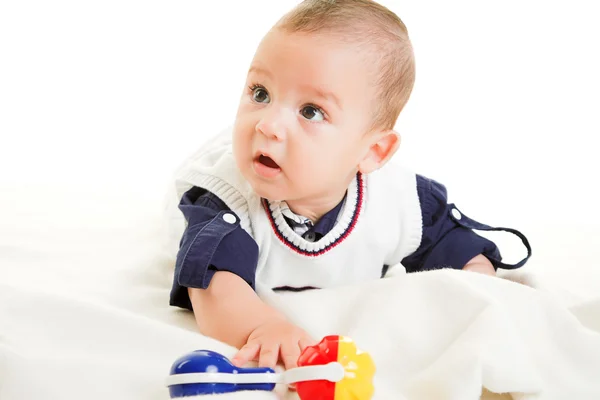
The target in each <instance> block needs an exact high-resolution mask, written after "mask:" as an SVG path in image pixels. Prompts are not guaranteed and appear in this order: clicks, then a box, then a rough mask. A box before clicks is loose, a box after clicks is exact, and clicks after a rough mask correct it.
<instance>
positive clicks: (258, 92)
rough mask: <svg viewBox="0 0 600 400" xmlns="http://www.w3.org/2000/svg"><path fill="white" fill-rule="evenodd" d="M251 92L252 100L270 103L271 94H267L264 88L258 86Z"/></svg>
mask: <svg viewBox="0 0 600 400" xmlns="http://www.w3.org/2000/svg"><path fill="white" fill-rule="evenodd" d="M251 90H252V100H254V101H256V102H257V103H268V102H269V101H270V99H269V93H267V91H266V90H265V89H264V88H262V87H260V86H258V87H254V88H251Z"/></svg>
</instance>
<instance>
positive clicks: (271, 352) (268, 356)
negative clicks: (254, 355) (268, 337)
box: [258, 343, 279, 368]
mask: <svg viewBox="0 0 600 400" xmlns="http://www.w3.org/2000/svg"><path fill="white" fill-rule="evenodd" d="M278 359H279V343H263V344H262V345H261V347H260V356H259V359H258V366H259V367H268V368H275V365H277V360H278Z"/></svg>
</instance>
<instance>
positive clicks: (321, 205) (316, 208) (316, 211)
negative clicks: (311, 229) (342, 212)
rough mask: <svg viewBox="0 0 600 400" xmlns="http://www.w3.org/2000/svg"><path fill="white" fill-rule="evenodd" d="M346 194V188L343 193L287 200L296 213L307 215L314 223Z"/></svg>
mask: <svg viewBox="0 0 600 400" xmlns="http://www.w3.org/2000/svg"><path fill="white" fill-rule="evenodd" d="M345 194H346V189H344V190H343V191H342V192H341V193H338V192H336V193H335V194H334V193H330V194H328V195H327V196H324V197H319V198H313V199H300V200H286V203H287V205H288V207H289V208H290V210H292V211H293V212H294V214H296V215H301V216H303V217H306V218H308V219H310V220H311V222H312V223H313V224H314V223H316V222H317V221H318V220H319V219H321V217H322V216H323V215H325V214H327V213H328V212H329V211H331V210H333V209H334V208H335V207H336V206H337V205H338V204H339V203H340V201H342V200H343V199H344V196H345Z"/></svg>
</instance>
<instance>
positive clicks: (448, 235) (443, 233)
mask: <svg viewBox="0 0 600 400" xmlns="http://www.w3.org/2000/svg"><path fill="white" fill-rule="evenodd" d="M417 192H418V194H419V201H420V203H421V213H422V217H423V233H422V239H421V244H420V246H419V248H418V249H417V250H416V251H415V252H414V253H413V254H411V255H410V256H408V257H406V258H405V259H404V260H402V265H404V267H405V268H406V271H407V272H417V271H428V270H434V269H441V268H454V269H462V268H463V267H464V266H465V265H466V263H467V262H469V261H470V260H471V259H472V258H473V257H475V256H477V255H479V254H483V255H484V256H486V257H487V258H488V259H489V260H490V262H491V263H492V265H493V266H494V268H495V269H498V268H499V267H502V266H504V264H502V262H501V260H502V257H501V255H500V251H499V250H498V247H497V246H496V245H495V244H494V243H493V242H492V241H490V240H488V239H486V238H484V237H482V236H479V235H478V234H476V233H475V232H474V231H473V230H472V229H470V227H469V226H468V224H465V223H463V222H461V215H460V213H457V211H458V210H456V208H455V207H454V205H453V204H448V196H447V192H446V188H445V187H444V185H442V184H440V183H438V182H436V181H434V180H431V179H427V178H425V177H423V176H420V175H417ZM453 213H454V214H455V215H452V214H453ZM457 217H458V218H457ZM475 224H476V223H475Z"/></svg>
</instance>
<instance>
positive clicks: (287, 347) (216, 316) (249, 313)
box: [188, 271, 313, 368]
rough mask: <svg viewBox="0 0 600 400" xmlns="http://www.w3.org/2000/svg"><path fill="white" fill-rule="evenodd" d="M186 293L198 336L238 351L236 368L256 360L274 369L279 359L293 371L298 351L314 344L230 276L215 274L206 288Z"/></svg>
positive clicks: (234, 276) (245, 285)
mask: <svg viewBox="0 0 600 400" xmlns="http://www.w3.org/2000/svg"><path fill="white" fill-rule="evenodd" d="M188 293H189V296H190V300H191V303H192V307H193V310H194V316H195V318H196V322H197V324H198V328H199V329H200V332H201V333H202V334H204V335H207V336H211V337H214V338H215V339H218V340H220V341H223V342H225V343H228V344H230V345H232V346H235V347H237V348H240V347H241V350H240V351H239V352H238V353H237V355H236V356H235V357H234V358H233V360H232V361H233V363H234V364H235V365H237V366H242V365H244V364H245V363H246V362H248V361H251V360H255V359H256V360H258V361H259V366H265V367H274V366H275V364H276V363H277V361H278V359H279V358H281V360H282V361H283V362H284V364H285V367H286V368H293V367H295V366H296V362H297V360H298V357H299V356H300V352H301V350H303V349H304V347H306V346H308V345H311V344H312V343H313V340H312V339H311V338H310V337H309V336H308V335H307V334H306V332H304V331H303V330H302V329H300V328H298V327H296V326H295V325H293V324H291V323H290V322H288V321H287V320H286V318H285V317H284V316H283V315H282V314H281V313H279V312H278V311H277V310H275V309H273V308H272V307H270V306H268V305H267V304H265V303H264V302H263V301H262V300H261V299H260V298H259V297H258V296H257V295H256V293H255V292H254V290H252V288H251V287H250V286H249V285H248V283H247V282H245V281H244V280H243V279H241V278H240V277H239V276H237V275H235V274H233V273H230V272H227V271H218V272H216V273H215V274H214V276H213V277H212V279H211V281H210V284H209V286H208V288H206V289H194V288H189V289H188ZM242 346H243V347H242ZM280 356H281V357H280Z"/></svg>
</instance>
